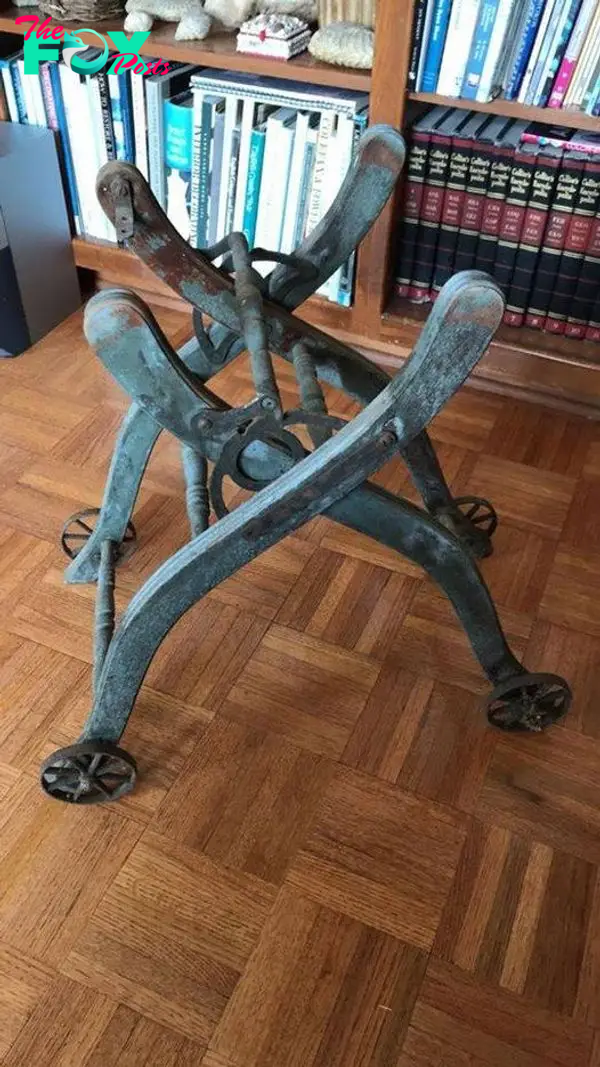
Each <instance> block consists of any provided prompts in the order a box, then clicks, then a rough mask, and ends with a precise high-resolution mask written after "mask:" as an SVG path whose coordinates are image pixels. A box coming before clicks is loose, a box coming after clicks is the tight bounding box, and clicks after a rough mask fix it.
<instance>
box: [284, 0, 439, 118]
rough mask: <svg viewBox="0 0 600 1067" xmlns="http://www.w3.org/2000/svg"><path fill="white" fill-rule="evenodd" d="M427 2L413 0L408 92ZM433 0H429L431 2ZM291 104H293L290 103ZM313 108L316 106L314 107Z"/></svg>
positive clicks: (414, 74)
mask: <svg viewBox="0 0 600 1067" xmlns="http://www.w3.org/2000/svg"><path fill="white" fill-rule="evenodd" d="M427 2H428V0H415V6H414V11H413V24H412V35H411V45H410V56H409V61H408V76H407V86H408V90H409V92H411V91H414V90H415V89H416V86H417V73H418V70H419V57H420V55H421V44H422V43H423V32H424V30H425V16H426V14H427ZM432 2H433V0H429V3H432ZM290 106H293V105H290ZM315 110H317V108H316V107H315Z"/></svg>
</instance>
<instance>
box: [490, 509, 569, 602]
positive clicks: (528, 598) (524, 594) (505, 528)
mask: <svg viewBox="0 0 600 1067" xmlns="http://www.w3.org/2000/svg"><path fill="white" fill-rule="evenodd" d="M493 545H494V551H493V553H492V555H491V556H489V557H488V558H487V559H485V560H483V561H482V563H481V573H482V574H483V577H484V578H485V581H486V583H487V586H488V588H489V590H490V593H491V594H492V596H493V598H494V601H495V603H496V604H497V605H499V606H501V607H503V608H510V609H512V610H513V611H515V612H520V613H521V614H523V615H529V616H531V615H533V614H535V612H537V610H538V607H539V604H540V601H541V599H542V596H543V595H544V590H545V587H546V583H547V581H548V576H549V574H550V570H551V567H552V564H553V562H554V557H555V554H556V542H555V541H553V540H551V539H549V538H543V537H539V536H538V535H537V534H535V533H532V532H531V530H521V529H518V528H516V527H514V526H509V525H508V523H506V522H502V521H501V522H500V523H499V525H498V529H497V530H496V533H495V534H494V539H493Z"/></svg>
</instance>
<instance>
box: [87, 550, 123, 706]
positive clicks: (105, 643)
mask: <svg viewBox="0 0 600 1067" xmlns="http://www.w3.org/2000/svg"><path fill="white" fill-rule="evenodd" d="M118 547H119V546H118V545H117V544H116V542H115V541H109V540H107V541H103V542H102V545H101V547H100V567H99V570H98V592H97V594H96V609H95V618H94V677H93V686H94V692H96V689H97V683H98V679H99V678H100V675H101V673H102V667H103V666H104V660H105V658H106V653H107V652H108V647H109V645H110V642H111V641H112V636H113V633H114V630H115V566H116V562H117V554H118Z"/></svg>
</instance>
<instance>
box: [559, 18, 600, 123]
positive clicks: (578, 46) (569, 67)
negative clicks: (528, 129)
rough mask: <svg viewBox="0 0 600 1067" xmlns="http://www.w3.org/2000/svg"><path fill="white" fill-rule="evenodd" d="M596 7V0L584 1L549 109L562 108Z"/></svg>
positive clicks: (562, 61) (569, 41) (560, 67)
mask: <svg viewBox="0 0 600 1067" xmlns="http://www.w3.org/2000/svg"><path fill="white" fill-rule="evenodd" d="M595 6H596V0H583V4H582V5H581V8H580V10H579V14H578V16H577V20H576V22H575V25H574V27H573V32H572V34H571V36H570V38H569V40H568V43H567V47H566V49H565V54H564V56H563V58H562V60H561V63H560V66H559V68H558V73H557V75H556V79H555V82H554V85H553V86H552V92H551V94H550V98H549V100H548V107H556V108H558V107H562V104H563V100H564V99H565V96H566V93H567V89H568V88H569V84H570V82H571V78H572V77H573V72H574V70H575V67H576V65H577V60H578V59H579V55H580V53H581V50H582V48H583V44H584V41H585V36H586V33H587V31H588V27H589V25H590V22H591V21H592V17H593V14H594V8H595Z"/></svg>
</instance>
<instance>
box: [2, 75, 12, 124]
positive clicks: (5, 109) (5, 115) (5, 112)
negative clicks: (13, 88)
mask: <svg viewBox="0 0 600 1067" xmlns="http://www.w3.org/2000/svg"><path fill="white" fill-rule="evenodd" d="M10 121H11V115H10V111H9V108H8V100H7V99H6V90H5V88H4V81H3V79H2V78H1V77H0V122H10Z"/></svg>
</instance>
